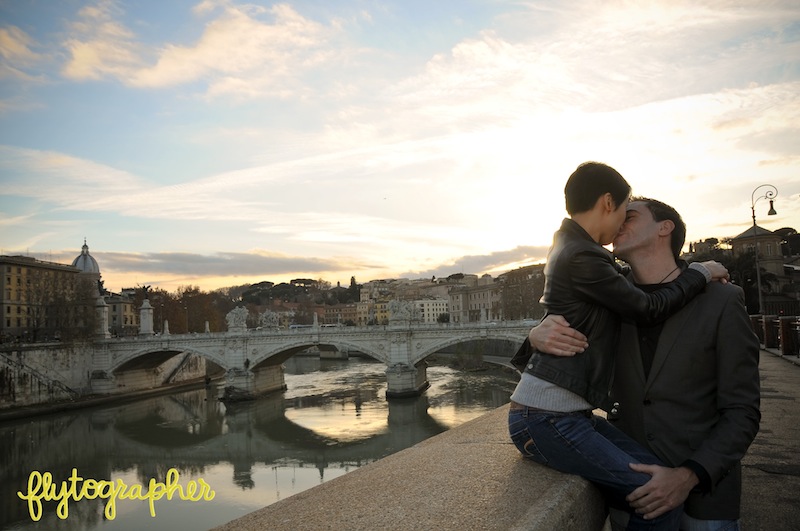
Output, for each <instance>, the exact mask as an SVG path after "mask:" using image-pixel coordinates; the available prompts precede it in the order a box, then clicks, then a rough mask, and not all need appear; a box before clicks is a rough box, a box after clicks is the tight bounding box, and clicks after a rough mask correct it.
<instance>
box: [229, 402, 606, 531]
mask: <svg viewBox="0 0 800 531" xmlns="http://www.w3.org/2000/svg"><path fill="white" fill-rule="evenodd" d="M507 413H508V406H502V407H500V408H498V409H496V410H495V411H493V412H490V413H488V414H486V415H484V416H482V417H479V418H477V419H474V420H472V421H470V422H467V423H465V424H463V425H461V426H459V427H457V428H454V429H452V430H449V431H447V432H445V433H442V434H440V435H437V436H435V437H432V438H430V439H427V440H425V441H423V442H421V443H419V444H417V445H415V446H413V447H411V448H408V449H406V450H403V451H401V452H398V453H396V454H393V455H390V456H388V457H386V458H384V459H381V460H380V461H377V462H375V463H372V464H369V465H367V466H365V467H363V468H359V469H358V470H355V471H353V472H350V473H348V474H346V475H344V476H341V477H338V478H336V479H333V480H331V481H329V482H327V483H324V484H322V485H319V486H317V487H314V488H312V489H310V490H307V491H304V492H301V493H299V494H296V495H294V496H291V497H289V498H287V499H285V500H281V501H279V502H277V503H275V504H272V505H270V506H268V507H265V508H263V509H260V510H258V511H255V512H253V513H250V514H248V515H245V516H243V517H241V518H238V519H236V520H234V521H232V522H229V523H228V524H226V525H223V526H220V527H218V528H216V529H217V530H218V531H233V530H236V531H240V530H248V529H271V530H282V529H285V530H291V531H296V530H302V529H314V530H319V529H337V530H338V529H347V530H365V531H367V530H369V531H374V530H375V529H409V530H418V529H458V530H464V529H485V530H492V529H497V530H503V531H506V530H516V529H519V530H522V529H525V530H529V531H536V530H541V531H545V530H546V531H552V530H553V529H569V530H575V531H583V530H586V531H590V530H591V531H598V530H600V529H603V525H604V522H605V508H604V504H603V499H602V497H601V495H600V494H599V492H598V491H597V490H596V489H595V488H594V487H592V486H591V485H590V484H589V483H588V482H587V481H584V480H583V479H581V478H579V477H576V476H569V475H565V474H561V473H559V472H556V471H554V470H550V469H548V468H545V467H543V466H540V465H538V464H536V463H533V462H531V461H527V460H524V459H523V458H522V457H521V456H520V454H519V452H518V451H517V449H516V448H515V447H514V445H513V444H512V443H511V441H510V439H509V436H508V429H507Z"/></svg>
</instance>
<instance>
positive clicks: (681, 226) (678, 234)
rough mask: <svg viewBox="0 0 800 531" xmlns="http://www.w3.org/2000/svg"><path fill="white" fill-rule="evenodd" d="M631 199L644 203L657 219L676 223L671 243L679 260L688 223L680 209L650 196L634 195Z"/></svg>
mask: <svg viewBox="0 0 800 531" xmlns="http://www.w3.org/2000/svg"><path fill="white" fill-rule="evenodd" d="M631 201H636V202H641V203H644V204H645V206H646V207H647V209H648V210H649V211H650V213H651V214H652V215H653V219H654V220H655V221H666V220H670V221H671V222H672V223H673V224H674V225H675V229H674V230H673V231H672V234H670V243H669V245H670V248H671V249H672V255H673V256H674V257H675V260H679V259H680V257H681V250H682V249H683V244H684V242H685V241H686V223H684V222H683V218H681V215H680V214H678V211H677V210H675V209H674V208H672V207H671V206H669V205H668V204H666V203H662V202H661V201H659V200H657V199H650V198H649V197H634V198H633V199H631Z"/></svg>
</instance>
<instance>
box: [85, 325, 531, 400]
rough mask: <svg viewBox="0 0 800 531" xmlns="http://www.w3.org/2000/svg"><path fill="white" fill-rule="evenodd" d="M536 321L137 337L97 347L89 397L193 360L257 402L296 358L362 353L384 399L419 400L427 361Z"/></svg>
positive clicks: (516, 333) (516, 339)
mask: <svg viewBox="0 0 800 531" xmlns="http://www.w3.org/2000/svg"><path fill="white" fill-rule="evenodd" d="M530 328H531V321H504V322H498V323H486V322H479V323H465V324H437V325H430V324H421V323H414V322H408V321H406V322H401V323H394V324H389V325H387V326H371V327H320V326H313V327H310V328H302V329H296V330H257V331H247V330H239V331H234V332H227V333H215V334H210V333H208V334H184V335H164V336H139V337H138V338H133V339H127V340H109V339H106V340H99V341H96V342H95V343H94V357H93V360H94V361H93V367H92V382H91V386H92V390H93V391H94V392H100V393H113V392H116V391H117V390H118V389H117V387H118V385H117V382H115V378H116V375H119V374H123V373H125V372H126V371H131V370H147V369H150V370H152V369H154V368H156V367H158V366H160V365H161V364H162V363H164V362H165V361H166V360H168V359H170V358H172V357H174V356H177V355H179V354H183V355H184V356H187V355H189V354H194V355H196V356H200V357H202V358H205V359H206V360H208V361H211V362H213V363H215V364H216V365H218V366H220V367H221V368H222V369H224V370H225V386H226V389H227V390H228V396H242V397H253V396H256V395H259V394H264V393H268V392H271V391H276V390H279V389H284V388H285V387H286V386H285V383H284V378H283V368H282V363H283V362H285V361H286V360H287V359H289V358H290V357H292V356H293V355H294V354H296V353H298V352H301V351H303V350H306V349H308V348H309V347H319V348H320V349H322V350H330V349H336V350H341V351H358V352H361V353H363V354H365V355H367V356H370V357H372V358H374V359H376V360H378V361H381V362H383V363H385V364H386V365H387V369H386V380H387V391H386V396H387V397H389V398H393V397H403V396H414V395H419V394H421V393H422V392H423V391H424V390H425V389H427V388H428V385H429V384H428V378H427V374H426V364H425V363H423V362H424V360H425V358H426V357H428V356H430V355H431V354H433V353H435V352H437V351H440V350H442V349H445V348H447V347H450V346H452V345H456V344H459V343H464V342H467V341H475V340H505V341H511V342H513V343H520V342H521V341H522V340H523V339H524V338H525V337H526V336H527V334H528V331H529V330H530Z"/></svg>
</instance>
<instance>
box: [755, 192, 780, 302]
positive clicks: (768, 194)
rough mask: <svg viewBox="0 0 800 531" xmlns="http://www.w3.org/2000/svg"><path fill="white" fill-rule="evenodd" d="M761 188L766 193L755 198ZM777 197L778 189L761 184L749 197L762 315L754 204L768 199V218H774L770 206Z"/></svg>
mask: <svg viewBox="0 0 800 531" xmlns="http://www.w3.org/2000/svg"><path fill="white" fill-rule="evenodd" d="M762 188H767V191H766V192H764V195H760V196H758V197H756V192H758V191H759V190H760V189H762ZM777 195H778V189H777V188H775V187H774V186H772V185H771V184H762V185H761V186H758V187H756V189H755V190H753V193H752V194H751V195H750V212H751V213H752V214H753V238H755V240H754V241H753V252H754V253H755V257H756V289H757V290H758V313H759V314H761V315H764V298H763V296H762V294H761V268H760V267H759V265H758V237H757V234H756V203H758V201H759V200H760V199H768V200H769V211H768V212H767V215H768V216H774V215H776V214H777V212H776V211H775V207H773V206H772V202H773V200H774V199H775V197H776V196H777Z"/></svg>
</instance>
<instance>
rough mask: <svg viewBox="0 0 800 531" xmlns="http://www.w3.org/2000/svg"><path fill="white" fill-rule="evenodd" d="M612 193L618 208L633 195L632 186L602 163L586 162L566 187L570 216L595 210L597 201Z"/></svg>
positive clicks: (579, 167) (574, 173)
mask: <svg viewBox="0 0 800 531" xmlns="http://www.w3.org/2000/svg"><path fill="white" fill-rule="evenodd" d="M605 193H610V194H611V197H612V198H613V199H614V203H616V206H617V208H619V207H620V206H621V205H622V203H623V202H624V201H625V200H626V199H627V198H628V197H630V195H631V186H630V185H629V184H628V181H626V180H625V178H624V177H622V175H620V174H619V172H618V171H617V170H615V169H614V168H612V167H611V166H607V165H605V164H602V163H600V162H584V163H583V164H581V165H580V166H578V168H577V169H576V170H575V171H574V172H572V175H570V176H569V179H567V185H566V186H565V187H564V199H565V200H566V207H567V212H568V213H569V215H573V214H578V213H580V212H586V211H588V210H591V209H592V208H594V205H595V203H597V199H598V198H599V197H601V196H602V195H603V194H605Z"/></svg>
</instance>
